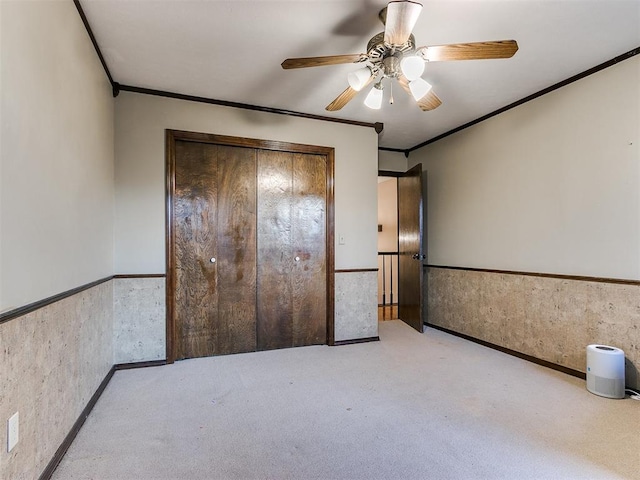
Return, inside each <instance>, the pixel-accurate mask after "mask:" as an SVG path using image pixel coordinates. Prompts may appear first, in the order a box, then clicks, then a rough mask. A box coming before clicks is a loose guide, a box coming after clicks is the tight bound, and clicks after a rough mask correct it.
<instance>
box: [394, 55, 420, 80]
mask: <svg viewBox="0 0 640 480" xmlns="http://www.w3.org/2000/svg"><path fill="white" fill-rule="evenodd" d="M400 68H401V69H402V73H403V74H404V76H405V77H407V80H409V81H410V82H411V81H413V80H415V79H417V78H419V77H421V76H422V74H423V73H424V60H423V59H422V58H420V57H418V56H415V55H410V56H407V57H404V58H403V59H402V62H400Z"/></svg>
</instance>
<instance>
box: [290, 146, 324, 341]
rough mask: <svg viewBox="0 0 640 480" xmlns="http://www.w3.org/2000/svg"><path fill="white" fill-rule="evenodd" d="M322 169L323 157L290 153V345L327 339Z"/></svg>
mask: <svg viewBox="0 0 640 480" xmlns="http://www.w3.org/2000/svg"><path fill="white" fill-rule="evenodd" d="M326 169H327V159H326V157H325V156H322V155H310V154H295V155H294V156H293V202H292V203H293V205H292V207H293V221H292V238H293V247H294V264H293V270H292V272H291V282H292V309H293V344H292V345H293V346H294V347H297V346H303V345H323V344H325V343H326V341H327V261H326V259H327V240H326V239H327V188H326V179H327V173H326ZM296 258H298V259H299V260H298V261H295V259H296Z"/></svg>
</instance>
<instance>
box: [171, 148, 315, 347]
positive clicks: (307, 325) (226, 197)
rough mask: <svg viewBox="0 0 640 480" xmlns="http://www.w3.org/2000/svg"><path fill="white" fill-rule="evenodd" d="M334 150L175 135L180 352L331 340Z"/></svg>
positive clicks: (177, 344)
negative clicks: (329, 182)
mask: <svg viewBox="0 0 640 480" xmlns="http://www.w3.org/2000/svg"><path fill="white" fill-rule="evenodd" d="M326 172H327V158H326V156H324V155H313V154H301V153H291V152H281V151H274V150H262V149H256V148H245V147H236V146H226V145H216V144H209V143H200V142H193V141H179V140H177V141H176V142H175V187H174V195H173V218H172V222H173V231H174V249H173V251H174V256H175V258H174V265H175V270H174V271H175V280H174V282H175V286H174V306H173V315H174V324H175V349H176V355H175V358H176V359H182V358H191V357H201V356H211V355H222V354H229V353H240V352H249V351H255V350H268V349H273V348H284V347H292V346H302V345H312V344H324V343H326V341H327V251H326V242H327V231H326V229H327V221H326V220H327V192H326V178H327V177H326V175H327V173H326Z"/></svg>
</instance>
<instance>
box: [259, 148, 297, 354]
mask: <svg viewBox="0 0 640 480" xmlns="http://www.w3.org/2000/svg"><path fill="white" fill-rule="evenodd" d="M292 167H293V154H291V153H287V152H277V151H271V150H259V151H258V189H257V202H258V222H257V224H258V289H257V291H258V320H257V349H258V350H271V349H275V348H286V347H291V346H292V343H293V337H292V327H293V311H292V305H293V303H292V297H291V295H292V289H291V280H292V279H291V268H292V264H293V261H294V259H293V247H292V237H291V220H292V218H291V214H292V193H293V176H292Z"/></svg>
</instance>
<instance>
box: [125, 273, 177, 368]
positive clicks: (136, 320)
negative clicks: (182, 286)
mask: <svg viewBox="0 0 640 480" xmlns="http://www.w3.org/2000/svg"><path fill="white" fill-rule="evenodd" d="M113 282H114V286H113V310H114V321H113V362H114V363H116V364H118V363H132V362H143V361H152V360H163V359H165V358H166V323H165V322H166V304H165V279H164V278H153V277H143V278H118V277H116V278H114V280H113Z"/></svg>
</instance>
